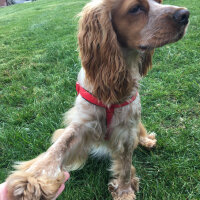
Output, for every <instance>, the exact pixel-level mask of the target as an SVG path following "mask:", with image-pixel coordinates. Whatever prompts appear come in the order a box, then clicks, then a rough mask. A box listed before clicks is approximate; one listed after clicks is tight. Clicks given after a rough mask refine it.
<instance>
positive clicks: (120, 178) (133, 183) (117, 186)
mask: <svg viewBox="0 0 200 200" xmlns="http://www.w3.org/2000/svg"><path fill="white" fill-rule="evenodd" d="M136 143H137V142H136ZM135 146H136V145H135V144H133V142H132V141H130V140H129V141H126V142H125V143H124V144H123V145H122V146H121V147H119V146H118V147H119V148H120V149H117V150H114V151H113V152H112V159H113V164H112V169H111V170H112V172H113V177H114V178H113V179H112V180H111V181H110V183H109V185H108V188H109V191H110V192H111V195H112V197H113V199H114V200H133V199H135V198H136V196H135V191H137V190H138V184H139V180H138V178H137V177H135V168H134V167H133V166H132V153H133V149H134V147H135Z"/></svg>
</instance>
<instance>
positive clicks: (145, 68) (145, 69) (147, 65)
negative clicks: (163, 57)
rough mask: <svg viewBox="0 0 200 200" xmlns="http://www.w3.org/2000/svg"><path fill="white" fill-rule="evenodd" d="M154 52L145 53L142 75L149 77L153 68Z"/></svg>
mask: <svg viewBox="0 0 200 200" xmlns="http://www.w3.org/2000/svg"><path fill="white" fill-rule="evenodd" d="M153 54H154V50H151V51H148V52H145V53H144V54H143V55H142V58H141V67H140V75H141V76H145V75H147V73H148V71H149V70H150V69H151V68H152V58H153Z"/></svg>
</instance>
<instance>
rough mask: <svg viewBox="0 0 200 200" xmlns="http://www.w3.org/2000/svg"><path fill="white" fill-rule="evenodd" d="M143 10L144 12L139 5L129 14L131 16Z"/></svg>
mask: <svg viewBox="0 0 200 200" xmlns="http://www.w3.org/2000/svg"><path fill="white" fill-rule="evenodd" d="M142 10H143V9H142V7H141V6H140V5H137V6H134V7H133V8H131V9H130V10H129V12H128V13H129V14H136V13H138V12H140V11H142Z"/></svg>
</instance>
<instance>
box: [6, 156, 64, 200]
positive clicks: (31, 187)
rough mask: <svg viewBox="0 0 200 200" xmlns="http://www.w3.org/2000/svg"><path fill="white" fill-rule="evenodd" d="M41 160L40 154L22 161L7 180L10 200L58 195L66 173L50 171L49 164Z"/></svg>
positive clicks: (49, 198)
mask: <svg viewBox="0 0 200 200" xmlns="http://www.w3.org/2000/svg"><path fill="white" fill-rule="evenodd" d="M44 164H45V163H42V162H41V161H40V156H39V157H38V158H36V159H33V160H31V161H27V162H23V163H20V164H19V165H17V166H16V171H14V172H13V173H12V174H11V175H10V176H9V177H8V178H7V180H6V183H7V193H8V199H9V200H40V199H45V200H51V199H53V198H54V197H55V196H56V193H57V191H58V189H59V187H60V186H61V185H62V183H63V182H64V180H65V175H64V173H63V172H61V171H60V170H59V172H58V173H54V174H53V173H49V172H50V171H49V169H48V165H46V164H45V165H44Z"/></svg>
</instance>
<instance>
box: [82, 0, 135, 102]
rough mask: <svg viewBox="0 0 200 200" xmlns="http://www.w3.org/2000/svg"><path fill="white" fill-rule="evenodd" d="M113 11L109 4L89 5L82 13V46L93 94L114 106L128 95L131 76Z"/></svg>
mask: <svg viewBox="0 0 200 200" xmlns="http://www.w3.org/2000/svg"><path fill="white" fill-rule="evenodd" d="M111 10H112V8H109V5H108V2H107V1H103V3H102V2H101V3H99V5H95V2H91V3H89V4H87V5H86V6H85V7H84V9H83V11H82V13H81V14H80V20H79V33H78V43H79V51H80V57H81V63H82V66H83V68H84V69H85V72H86V79H87V80H88V81H89V82H90V83H91V84H92V86H93V91H92V92H93V94H94V95H95V96H96V97H97V98H98V99H99V100H101V101H102V102H104V103H111V104H113V103H118V101H120V98H121V97H124V96H125V95H127V90H128V89H130V88H128V87H129V86H130V85H131V84H129V81H130V79H131V76H130V73H129V72H128V71H127V68H126V64H125V61H124V58H123V56H122V52H121V49H120V47H119V44H118V40H117V36H116V33H115V31H114V29H113V26H112V22H111ZM131 87H132V86H131Z"/></svg>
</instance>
